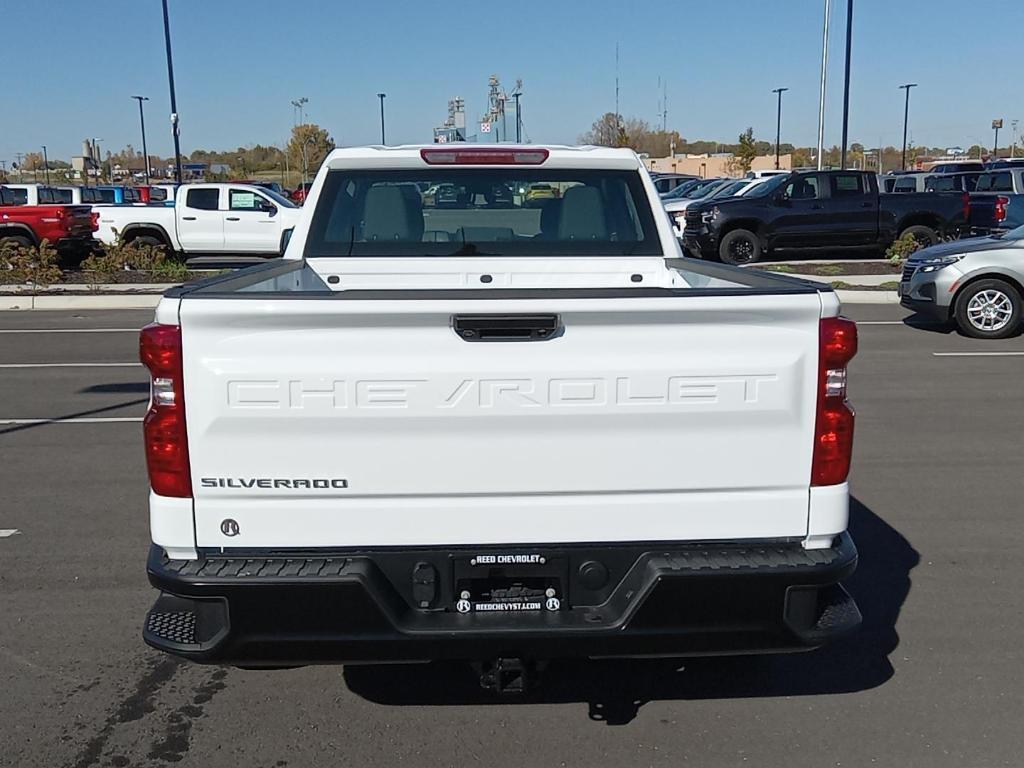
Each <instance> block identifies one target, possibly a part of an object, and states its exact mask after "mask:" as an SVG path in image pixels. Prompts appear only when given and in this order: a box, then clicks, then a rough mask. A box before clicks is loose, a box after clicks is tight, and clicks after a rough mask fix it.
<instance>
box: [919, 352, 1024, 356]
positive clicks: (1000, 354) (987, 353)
mask: <svg viewBox="0 0 1024 768" xmlns="http://www.w3.org/2000/svg"><path fill="white" fill-rule="evenodd" d="M932 354H933V355H935V357H1024V352H932Z"/></svg>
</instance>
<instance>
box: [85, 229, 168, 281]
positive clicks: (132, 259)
mask: <svg viewBox="0 0 1024 768" xmlns="http://www.w3.org/2000/svg"><path fill="white" fill-rule="evenodd" d="M115 234H117V242H116V243H114V244H113V245H106V244H101V245H100V246H99V247H98V248H97V250H96V251H94V252H93V253H92V254H90V255H89V257H88V258H86V259H85V260H84V261H82V269H83V270H85V271H86V272H88V273H90V277H91V278H94V279H95V280H96V282H98V283H111V282H114V281H115V279H116V276H117V275H118V273H120V272H126V271H131V270H138V271H143V272H157V271H158V270H160V269H161V268H163V265H164V264H167V263H168V262H169V260H168V258H167V252H166V250H165V249H164V247H163V246H162V245H149V244H148V243H143V242H141V241H139V240H132V241H130V242H127V243H126V242H125V241H124V238H123V237H121V235H120V234H119V233H117V232H116V231H115ZM182 266H183V265H182ZM90 282H92V280H90Z"/></svg>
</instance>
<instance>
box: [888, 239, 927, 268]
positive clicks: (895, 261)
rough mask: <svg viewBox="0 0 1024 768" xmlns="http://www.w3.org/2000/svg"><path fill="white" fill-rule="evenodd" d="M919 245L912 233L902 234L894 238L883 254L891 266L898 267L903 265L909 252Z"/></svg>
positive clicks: (908, 256)
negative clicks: (896, 238) (897, 238)
mask: <svg viewBox="0 0 1024 768" xmlns="http://www.w3.org/2000/svg"><path fill="white" fill-rule="evenodd" d="M920 247H921V244H920V243H919V242H917V240H915V239H914V236H913V235H904V236H903V237H901V238H900V239H899V240H894V241H893V243H892V245H890V246H889V247H888V248H887V249H886V251H885V255H886V257H888V259H889V263H891V264H892V265H893V266H896V267H899V266H902V265H903V262H905V261H906V260H907V259H908V258H910V254H912V253H913V252H914V251H916V250H917V249H918V248H920Z"/></svg>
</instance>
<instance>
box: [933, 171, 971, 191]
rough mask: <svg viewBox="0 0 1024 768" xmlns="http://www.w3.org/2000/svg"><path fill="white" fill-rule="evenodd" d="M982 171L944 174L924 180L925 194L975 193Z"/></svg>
mask: <svg viewBox="0 0 1024 768" xmlns="http://www.w3.org/2000/svg"><path fill="white" fill-rule="evenodd" d="M979 176H981V171H964V172H961V173H943V174H940V175H937V176H931V175H929V176H928V177H926V178H925V180H924V190H925V192H973V191H974V188H975V187H976V186H978V177H979Z"/></svg>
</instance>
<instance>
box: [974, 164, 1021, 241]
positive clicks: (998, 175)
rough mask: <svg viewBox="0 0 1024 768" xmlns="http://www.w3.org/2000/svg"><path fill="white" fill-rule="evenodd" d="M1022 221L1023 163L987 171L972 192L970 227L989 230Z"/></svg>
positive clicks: (1012, 227) (985, 232) (978, 231)
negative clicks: (1019, 165)
mask: <svg viewBox="0 0 1024 768" xmlns="http://www.w3.org/2000/svg"><path fill="white" fill-rule="evenodd" d="M1021 224H1024V167H1019V168H1017V167H1007V168H1003V169H1000V170H997V171H986V172H985V173H983V174H981V176H979V177H978V184H977V186H976V187H975V188H974V192H972V193H971V231H972V232H974V233H975V234H988V233H990V232H995V231H998V230H1007V229H1015V228H1016V227H1019V226H1020V225H1021Z"/></svg>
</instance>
